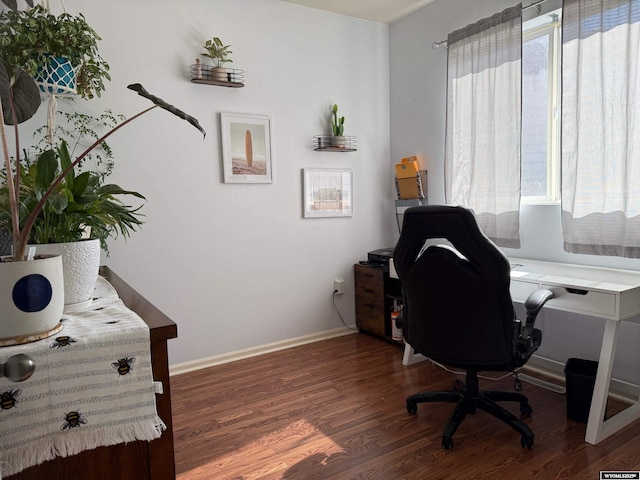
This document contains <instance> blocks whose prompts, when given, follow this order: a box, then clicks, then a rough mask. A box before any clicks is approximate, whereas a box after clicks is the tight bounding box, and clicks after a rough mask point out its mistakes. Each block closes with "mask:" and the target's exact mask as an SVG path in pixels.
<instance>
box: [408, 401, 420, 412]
mask: <svg viewBox="0 0 640 480" xmlns="http://www.w3.org/2000/svg"><path fill="white" fill-rule="evenodd" d="M407 412H409V413H410V414H411V415H415V414H416V413H418V405H417V404H415V403H410V402H407Z"/></svg>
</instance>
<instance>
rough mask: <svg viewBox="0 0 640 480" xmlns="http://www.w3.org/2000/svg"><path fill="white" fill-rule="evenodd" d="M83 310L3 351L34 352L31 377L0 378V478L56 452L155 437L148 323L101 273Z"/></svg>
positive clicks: (159, 427)
mask: <svg viewBox="0 0 640 480" xmlns="http://www.w3.org/2000/svg"><path fill="white" fill-rule="evenodd" d="M94 296H95V297H96V298H95V299H94V301H93V303H92V305H91V307H90V308H89V309H88V310H86V311H83V312H75V313H69V314H64V316H63V318H62V323H63V328H62V330H61V331H60V332H58V333H57V334H55V336H52V337H50V338H47V339H45V340H41V341H39V342H34V343H30V344H27V345H19V346H15V347H5V348H3V349H0V363H4V362H5V361H6V360H7V359H8V358H9V357H10V356H13V355H15V354H18V353H26V354H28V355H30V356H31V357H32V358H33V360H34V361H35V363H36V370H35V372H34V374H33V375H32V376H31V378H29V379H28V380H26V381H24V382H21V383H12V382H10V381H9V380H8V379H6V378H0V478H1V475H4V476H9V475H13V474H14V473H17V472H20V471H21V470H23V469H25V468H27V467H30V466H32V465H37V464H39V463H42V462H44V461H46V460H50V459H52V458H54V457H56V456H63V457H65V456H68V455H75V454H77V453H79V452H81V451H83V450H87V449H93V448H96V447H99V446H108V445H115V444H118V443H124V442H132V441H135V440H147V441H151V440H153V439H156V438H158V437H160V435H161V434H162V432H163V431H164V429H165V425H164V423H163V421H162V420H161V419H160V418H159V417H158V415H157V413H156V403H155V386H154V382H153V376H152V371H151V352H150V343H149V328H148V326H147V325H146V323H144V321H142V319H141V318H140V317H139V316H138V315H136V314H135V313H134V312H132V311H131V310H129V309H128V308H127V307H125V306H124V304H123V303H122V301H121V300H120V299H119V298H118V295H117V293H116V292H115V290H114V289H113V287H112V286H111V285H110V284H109V283H108V282H107V281H106V280H105V279H103V278H102V277H100V278H99V279H98V283H97V285H96V291H95V294H94Z"/></svg>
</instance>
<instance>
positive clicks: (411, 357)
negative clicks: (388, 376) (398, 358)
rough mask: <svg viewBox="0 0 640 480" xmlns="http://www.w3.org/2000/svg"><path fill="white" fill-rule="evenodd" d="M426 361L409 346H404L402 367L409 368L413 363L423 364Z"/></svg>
mask: <svg viewBox="0 0 640 480" xmlns="http://www.w3.org/2000/svg"><path fill="white" fill-rule="evenodd" d="M426 359H427V357H425V356H424V355H422V354H420V353H416V351H415V350H414V349H413V347H412V346H411V345H409V344H408V343H405V344H404V354H403V355H402V365H404V366H409V365H413V364H414V363H420V362H424V361H425V360H426Z"/></svg>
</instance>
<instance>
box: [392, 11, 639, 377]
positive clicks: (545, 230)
mask: <svg viewBox="0 0 640 480" xmlns="http://www.w3.org/2000/svg"><path fill="white" fill-rule="evenodd" d="M525 3H526V2H525ZM512 5H513V2H511V1H510V0H475V1H473V2H469V1H466V0H436V1H435V2H434V3H432V4H429V5H427V6H426V7H424V8H423V9H422V10H420V11H418V12H416V13H415V14H413V15H411V16H409V17H407V18H405V19H403V20H400V21H398V22H396V23H394V24H392V25H391V27H390V40H389V44H390V54H389V56H390V67H391V70H390V72H391V76H390V84H391V158H392V159H396V161H397V160H398V159H400V158H402V157H405V156H407V155H418V156H419V157H420V160H421V162H422V166H423V168H427V169H428V171H429V178H428V182H429V186H428V189H429V203H431V204H438V203H444V183H445V180H444V156H445V152H444V146H445V126H446V76H447V71H446V67H447V51H446V49H445V48H444V47H440V48H438V49H437V50H433V49H432V48H431V45H432V43H433V42H436V41H440V40H444V39H446V38H447V35H448V34H449V33H450V32H452V31H454V30H457V29H459V28H462V27H464V26H465V25H468V24H470V23H474V22H476V21H477V20H480V19H481V18H485V17H488V16H490V15H492V14H494V13H496V12H499V11H501V10H503V9H505V8H507V7H510V6H512ZM520 225H521V226H520V235H521V241H522V248H521V249H505V253H506V254H507V255H509V256H512V257H522V258H531V259H540V260H550V261H559V262H565V263H578V264H586V265H596V266H605V267H615V268H626V269H633V270H640V260H631V259H623V258H616V257H596V256H590V255H575V254H569V253H566V252H564V251H563V250H562V231H561V222H560V207H559V206H558V205H547V206H542V205H538V206H523V207H522V209H521V218H520ZM636 320H637V319H636ZM538 322H539V325H540V326H542V328H543V330H544V337H543V345H542V347H541V349H540V350H539V354H540V356H542V357H545V358H548V359H550V360H552V361H555V362H559V363H564V362H565V361H566V359H567V358H569V357H572V356H577V357H581V358H589V359H594V360H597V359H598V352H599V349H600V340H601V338H602V331H603V323H602V321H599V320H596V319H590V318H586V317H583V316H578V315H570V314H563V313H560V312H552V311H549V310H546V311H544V310H543V313H542V315H541V316H540V317H539V320H538ZM638 344H640V326H638V325H637V324H629V323H625V324H624V325H623V329H622V332H621V342H620V346H619V349H618V356H617V357H616V365H615V367H614V374H615V375H617V376H619V377H620V378H623V379H625V380H628V381H631V382H633V383H634V384H638V368H637V366H638V365H639V364H640V352H639V351H638V347H637V346H638Z"/></svg>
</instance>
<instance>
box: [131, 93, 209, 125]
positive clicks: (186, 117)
mask: <svg viewBox="0 0 640 480" xmlns="http://www.w3.org/2000/svg"><path fill="white" fill-rule="evenodd" d="M127 88H128V89H130V90H133V91H134V92H137V93H138V95H140V96H142V97H144V98H148V99H149V100H151V101H152V102H153V103H154V104H155V105H157V106H159V107H160V108H164V109H165V110H167V111H169V112H171V113H173V114H174V115H176V116H177V117H180V118H182V119H183V120H186V121H187V122H189V123H190V124H191V125H193V126H194V127H196V128H197V129H198V130H200V131H201V132H202V135H203V136H206V135H207V132H205V131H204V129H203V128H202V127H201V126H200V123H199V122H198V120H197V119H196V118H194V117H192V116H191V115H188V114H187V113H185V112H183V111H182V110H179V109H178V108H176V107H174V106H173V105H171V104H169V103H167V102H165V101H164V100H162V99H161V98H158V97H156V96H155V95H152V94H150V93H149V92H147V91H146V90H145V88H144V87H143V86H142V85H140V84H139V83H132V84H131V85H128V86H127Z"/></svg>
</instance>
